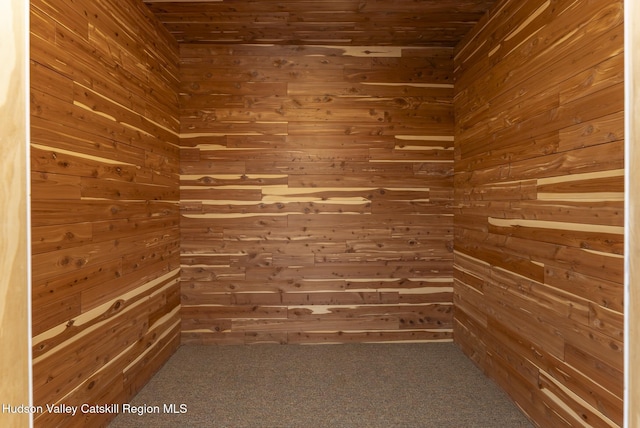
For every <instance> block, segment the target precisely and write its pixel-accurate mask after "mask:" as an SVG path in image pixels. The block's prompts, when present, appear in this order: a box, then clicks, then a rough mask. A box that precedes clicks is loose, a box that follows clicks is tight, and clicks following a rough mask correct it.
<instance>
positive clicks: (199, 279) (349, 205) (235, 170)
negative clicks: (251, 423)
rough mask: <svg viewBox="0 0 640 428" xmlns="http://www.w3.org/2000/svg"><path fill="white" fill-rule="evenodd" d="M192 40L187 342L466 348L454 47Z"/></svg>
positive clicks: (188, 54) (186, 57)
mask: <svg viewBox="0 0 640 428" xmlns="http://www.w3.org/2000/svg"><path fill="white" fill-rule="evenodd" d="M364 50H366V47H353V48H350V49H345V48H343V47H340V46H322V47H313V46H288V45H277V46H248V45H235V46H234V47H233V48H229V47H226V48H223V47H221V46H218V45H205V44H182V45H181V46H180V52H181V65H182V66H181V132H182V134H181V137H182V138H181V146H182V149H181V164H180V167H181V213H182V218H181V232H182V236H181V256H182V259H181V264H182V277H181V278H182V304H183V310H182V334H183V336H182V337H183V342H185V343H256V342H277V343H324V342H348V341H433V340H451V331H452V323H451V322H452V293H451V287H452V280H453V278H452V262H453V255H452V237H453V229H452V226H453V215H452V214H453V212H452V201H453V115H452V113H453V110H452V97H453V85H452V83H451V82H452V79H453V75H452V70H453V69H452V67H453V62H452V53H453V50H452V49H450V48H434V47H431V48H422V49H417V48H416V49H412V50H403V49H395V54H397V57H392V58H390V57H388V56H387V54H386V53H380V54H376V53H375V52H369V53H368V54H366V56H364V57H363V56H360V55H358V54H354V52H356V53H357V52H361V51H364Z"/></svg>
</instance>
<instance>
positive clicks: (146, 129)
mask: <svg viewBox="0 0 640 428" xmlns="http://www.w3.org/2000/svg"><path fill="white" fill-rule="evenodd" d="M31 38H32V40H31V51H32V53H31V59H32V62H31V73H32V85H31V94H32V95H31V111H32V117H31V121H32V151H31V165H32V171H33V173H32V222H33V229H32V230H33V295H32V300H33V359H34V361H33V376H34V380H33V384H34V404H36V405H43V406H44V405H45V404H55V403H64V404H67V405H78V404H81V403H99V404H101V403H111V402H125V401H128V400H129V399H130V398H131V397H132V395H133V394H134V393H135V392H137V391H138V389H139V388H140V387H141V386H142V385H143V384H144V383H145V382H146V381H147V380H148V379H149V378H150V377H151V375H152V374H153V373H154V372H155V371H156V370H157V369H158V368H159V367H160V366H161V365H162V364H163V363H164V361H166V359H167V358H168V357H169V355H170V354H171V353H172V352H173V351H174V350H175V349H176V347H177V346H178V345H179V333H180V328H179V326H180V321H179V300H180V295H179V242H180V241H179V207H178V200H179V179H178V156H179V146H178V140H179V134H178V132H179V125H178V123H179V118H178V98H177V89H178V47H177V43H176V42H175V41H174V40H173V38H172V37H171V36H170V35H169V34H168V33H167V32H166V30H165V29H164V28H163V27H161V26H160V25H159V24H157V21H156V20H155V18H154V17H153V16H152V15H151V13H150V12H149V11H148V10H147V8H146V7H145V6H144V5H143V4H142V3H141V2H139V1H138V0H127V1H123V0H118V1H116V0H75V1H57V2H54V3H50V2H46V1H43V0H32V1H31ZM35 416H36V419H35V424H36V426H43V427H44V426H46V427H52V426H60V425H68V426H100V425H104V424H105V423H106V421H107V420H108V419H110V418H111V417H113V416H115V415H112V414H87V415H83V416H82V417H78V416H76V417H75V418H73V419H71V417H69V416H67V417H65V416H63V415H56V414H54V413H48V412H44V413H42V414H37V415H35Z"/></svg>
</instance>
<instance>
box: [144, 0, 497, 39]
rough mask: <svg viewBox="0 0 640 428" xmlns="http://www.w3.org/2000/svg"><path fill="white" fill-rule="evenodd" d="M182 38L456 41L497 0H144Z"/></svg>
mask: <svg viewBox="0 0 640 428" xmlns="http://www.w3.org/2000/svg"><path fill="white" fill-rule="evenodd" d="M143 1H144V2H145V3H146V4H147V5H148V6H149V8H150V9H151V10H152V11H153V12H154V13H155V15H156V16H157V17H158V19H159V20H160V21H161V22H162V23H164V25H165V26H166V27H167V28H168V29H169V31H170V32H171V33H172V34H173V35H174V36H175V38H176V39H177V40H178V42H180V43H225V44H227V43H243V44H247V43H251V44H253V43H256V44H301V45H323V44H331V45H347V46H349V45H351V46H389V45H390V46H451V47H452V46H455V45H456V44H457V43H458V42H459V41H460V39H461V38H462V37H463V36H464V35H465V34H466V33H467V32H468V31H469V30H470V29H471V28H472V27H473V26H474V25H475V23H476V22H477V21H478V20H479V19H480V17H482V15H484V13H485V12H486V11H487V10H488V8H489V7H490V6H491V5H492V4H493V3H494V2H495V0H211V1H202V0H199V1H185V0H176V1H169V2H168V1H166V0H165V1H162V0H143Z"/></svg>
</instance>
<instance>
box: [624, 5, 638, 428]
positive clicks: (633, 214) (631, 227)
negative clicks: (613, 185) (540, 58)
mask: <svg viewBox="0 0 640 428" xmlns="http://www.w3.org/2000/svg"><path fill="white" fill-rule="evenodd" d="M639 25H640V7H639V5H638V3H633V2H626V3H625V26H626V32H625V37H626V43H625V47H626V51H625V62H626V64H627V68H626V71H627V73H628V74H627V76H628V78H627V82H626V97H627V98H628V103H627V107H628V110H627V112H626V121H627V122H626V123H627V129H628V131H629V135H628V136H627V144H626V152H625V153H626V155H627V156H628V161H627V165H628V171H627V174H628V175H627V182H626V184H627V191H626V194H625V195H626V197H627V202H628V203H627V211H626V213H627V216H628V217H627V219H626V226H627V250H628V253H627V263H628V264H627V266H628V269H627V277H626V278H625V279H626V287H627V288H626V294H625V298H626V299H627V313H626V320H625V321H626V322H625V327H626V332H627V336H626V338H627V344H626V345H627V351H628V353H627V361H626V366H625V380H626V395H625V400H626V414H625V426H628V427H640V373H639V372H638V370H639V368H638V367H639V364H640V332H638V329H637V328H636V327H635V326H637V325H638V322H639V316H640V294H639V290H638V283H639V281H640V257H638V254H640V228H639V227H638V224H637V222H638V212H639V210H640V199H638V195H639V194H640V193H639V192H640V176H639V173H638V167H639V166H640V150H638V147H639V146H638V145H639V144H640V124H639V123H638V115H639V114H640V96H639V95H640V80H638V78H637V74H638V72H639V71H640V55H639V54H638V48H639V47H640V27H639Z"/></svg>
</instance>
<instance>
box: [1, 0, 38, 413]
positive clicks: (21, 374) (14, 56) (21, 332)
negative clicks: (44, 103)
mask: <svg viewBox="0 0 640 428" xmlns="http://www.w3.org/2000/svg"><path fill="white" fill-rule="evenodd" d="M27 14H28V5H26V4H25V3H24V2H21V1H19V0H11V1H6V2H2V4H1V5H0V17H1V18H0V21H1V22H2V24H1V25H0V38H1V39H2V45H3V48H2V49H3V63H4V64H3V67H2V69H1V71H0V150H2V153H3V156H2V158H1V159H0V171H1V172H0V177H1V180H2V183H3V185H2V189H0V230H1V232H0V234H1V235H2V242H1V243H0V254H1V257H0V269H1V270H2V272H3V275H2V278H1V279H0V302H1V303H0V326H1V327H0V328H1V332H0V338H1V342H0V346H1V347H2V349H3V350H4V352H3V357H2V359H1V361H0V377H1V378H2V383H1V385H0V401H2V403H6V404H8V405H10V406H12V407H19V406H27V407H28V406H29V405H30V404H31V396H30V395H31V392H30V383H31V379H30V374H29V373H30V368H29V365H30V363H31V358H30V353H29V351H28V346H29V345H28V340H29V337H28V336H29V323H30V319H29V292H30V280H29V260H28V257H29V246H28V238H27V237H28V230H27V229H28V224H29V223H28V215H29V214H28V212H27V207H28V200H27V188H28V184H27V183H28V181H27V180H29V178H28V174H27V173H25V171H27V147H28V135H29V131H28V124H29V119H28V117H27V109H26V107H27V106H26V104H27V102H28V91H29V89H28V77H27V76H28V66H27V64H28V62H27V61H28V55H29V50H28V48H27V44H28V37H29V32H28V28H27V27H26V23H27V22H28V21H27ZM8 350H11V351H10V352H8ZM30 420H32V417H31V416H30V414H29V413H25V412H20V411H15V412H13V411H9V412H3V414H2V423H3V424H4V425H7V426H28V425H29V423H30Z"/></svg>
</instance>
